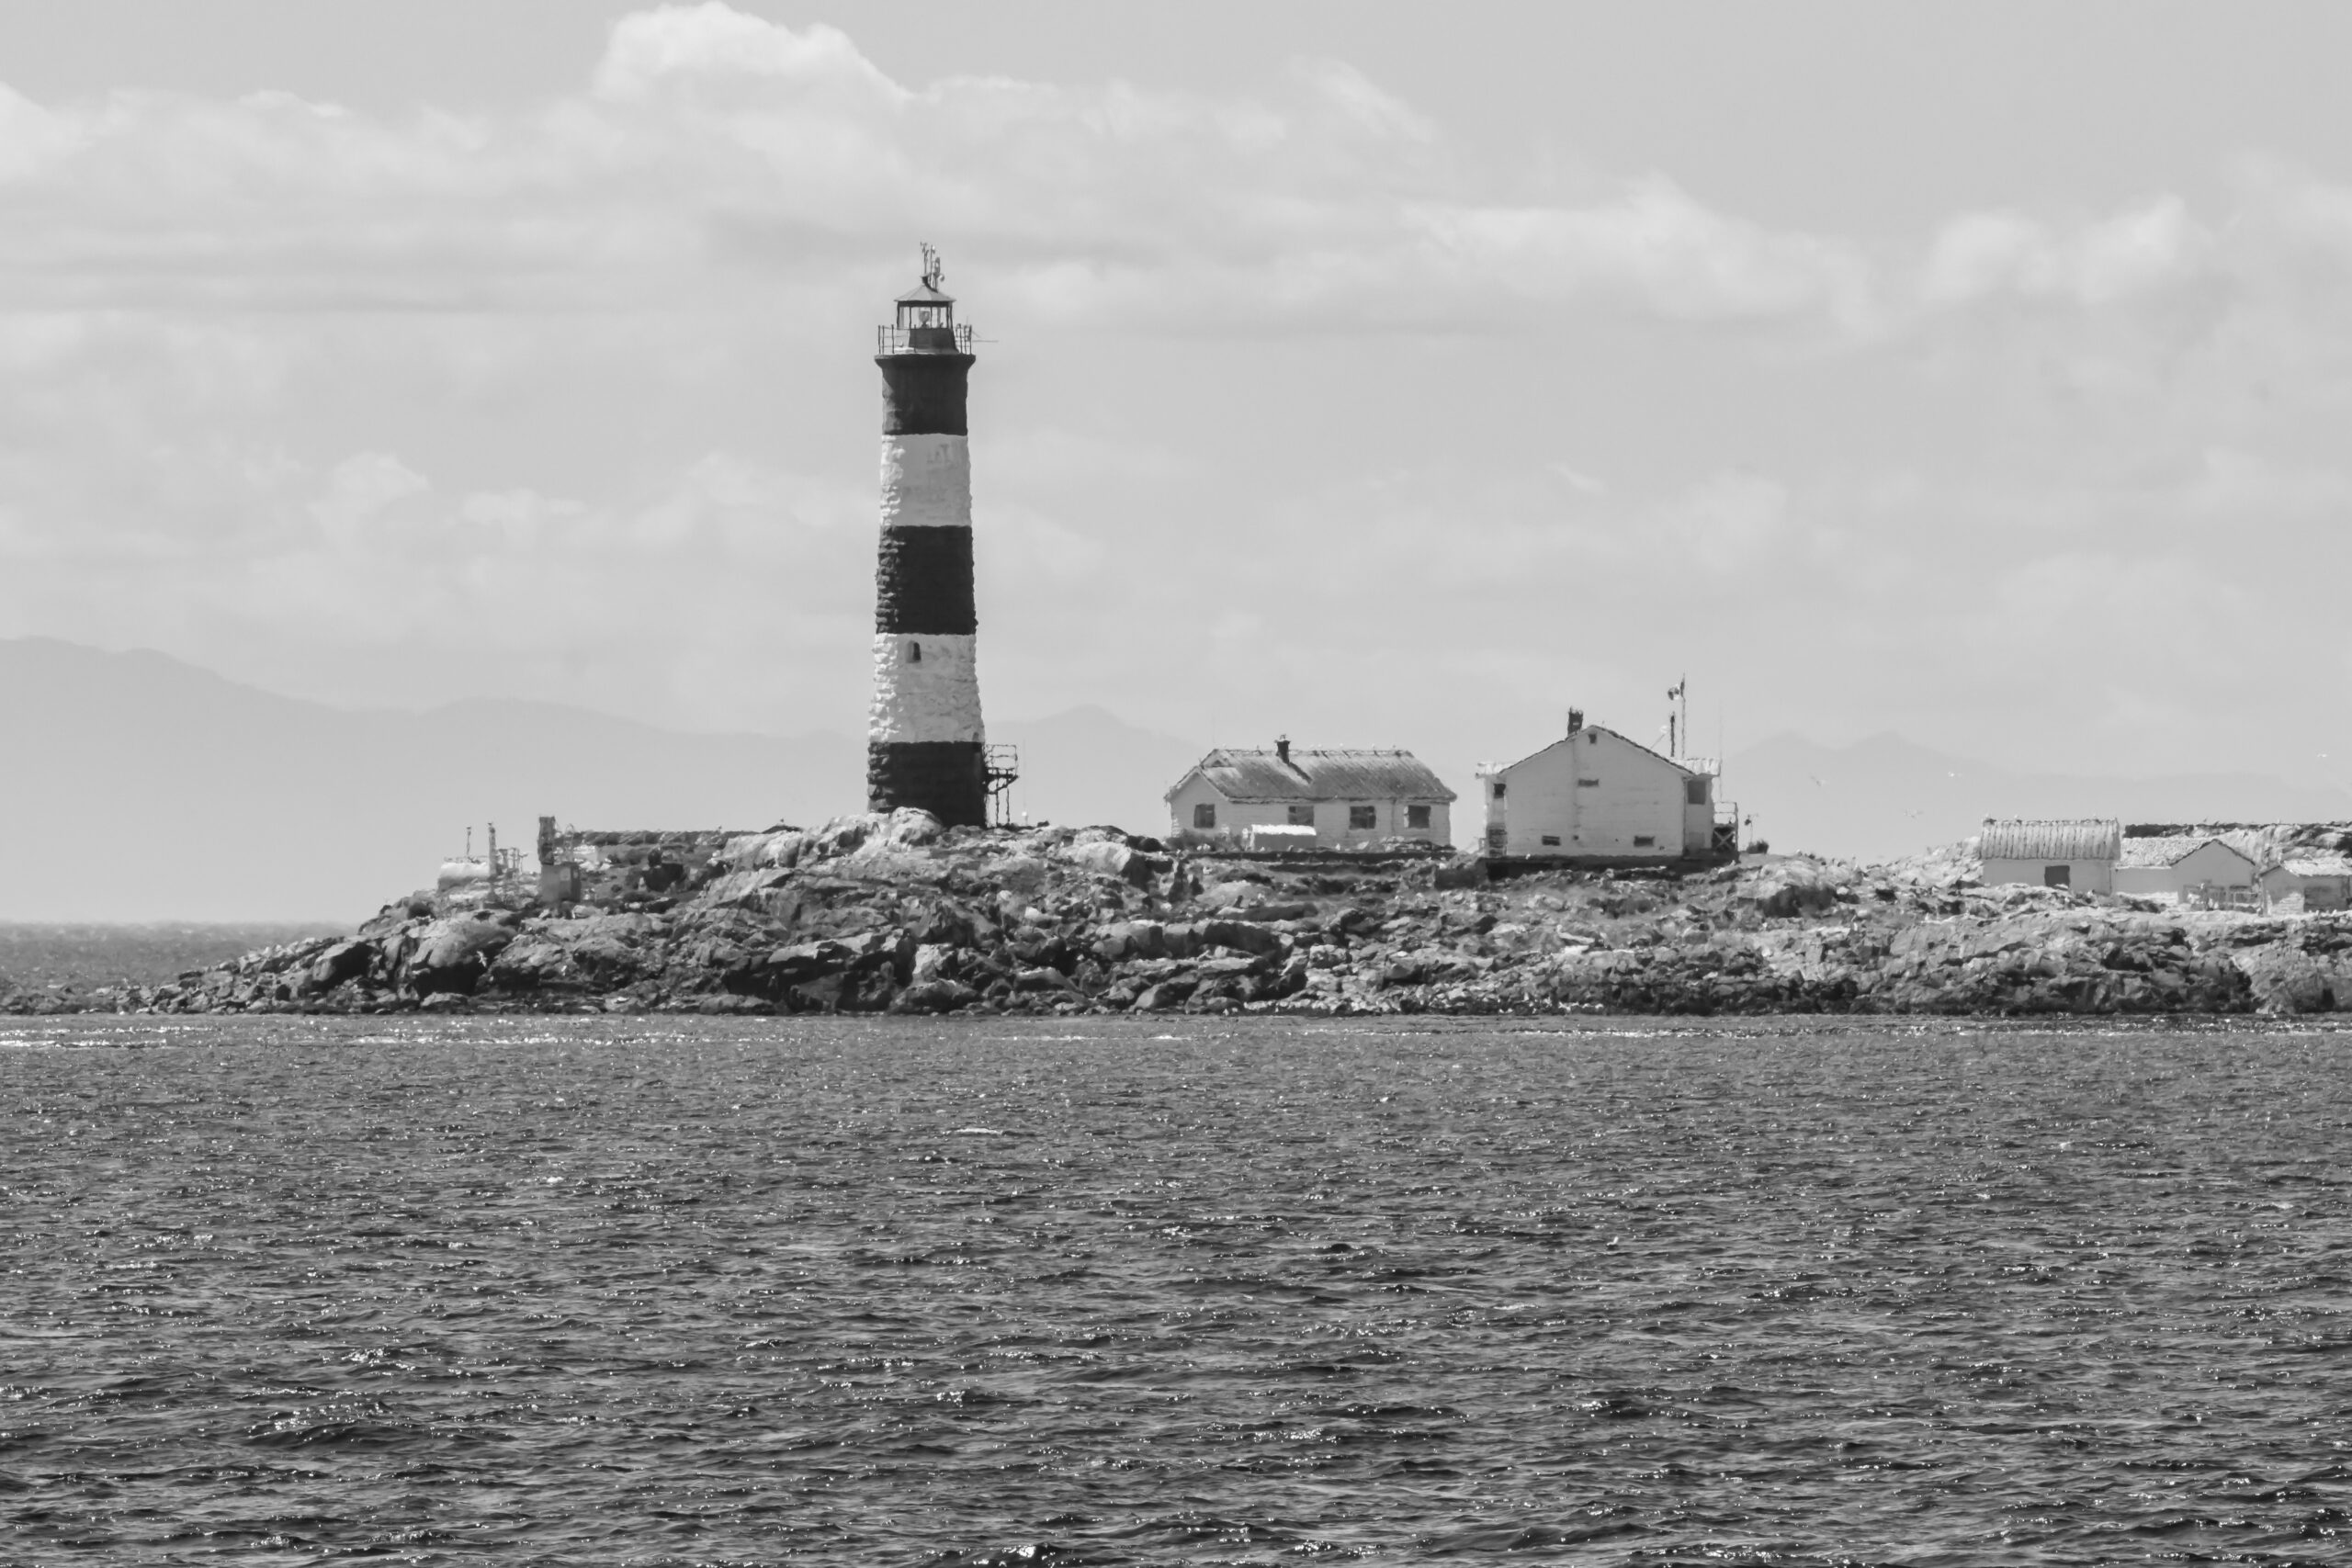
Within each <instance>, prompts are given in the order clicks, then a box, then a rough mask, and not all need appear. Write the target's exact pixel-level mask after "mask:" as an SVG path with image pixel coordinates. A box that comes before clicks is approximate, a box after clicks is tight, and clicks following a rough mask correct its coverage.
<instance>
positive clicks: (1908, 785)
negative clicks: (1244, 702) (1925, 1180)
mask: <svg viewBox="0 0 2352 1568" xmlns="http://www.w3.org/2000/svg"><path fill="white" fill-rule="evenodd" d="M0 726H5V733H6V735H7V737H8V751H7V758H8V761H7V765H6V767H5V768H0V919H7V920H45V921H75V920H83V921H105V920H254V921H262V920H306V919H321V920H351V919H358V918H361V917H364V916H365V915H368V914H369V913H372V912H373V911H374V910H375V908H377V907H378V906H379V904H381V903H382V902H383V901H384V900H385V899H387V898H390V897H394V896H395V895H398V894H401V893H404V892H407V891H408V890H410V889H412V888H415V887H420V886H426V885H428V884H429V883H431V881H432V880H433V876H434V873H435V869H436V868H437V867H438V865H439V864H440V863H441V861H442V860H443V858H445V857H446V856H448V855H450V854H453V853H456V852H458V851H460V850H462V849H463V848H464V847H465V844H466V829H467V827H468V825H469V824H471V825H473V827H474V829H475V837H474V848H475V849H476V850H477V851H480V850H481V849H483V848H484V847H486V846H485V844H484V842H483V834H482V832H481V827H482V825H483V824H486V823H492V822H494V823H496V824H497V825H498V828H499V831H500V834H501V841H502V842H504V843H509V844H514V845H517V846H520V847H522V848H523V849H524V850H525V851H526V855H527V852H528V851H529V848H530V844H531V840H532V837H533V834H534V831H535V829H536V826H537V818H538V814H539V813H540V812H543V811H545V812H551V813H553V814H554V815H555V816H556V817H557V818H559V819H560V820H561V821H563V822H566V823H570V824H576V825H578V826H581V827H597V828H663V827H728V828H744V829H753V828H762V827H765V826H767V825H768V824H770V823H774V822H778V821H790V822H797V823H809V822H817V821H821V820H823V819H824V818H828V817H831V816H835V815H838V814H840V813H842V812H845V811H854V810H856V809H858V808H860V807H862V806H863V804H864V801H865V743H864V741H863V740H862V739H856V738H853V737H851V736H846V735H840V734H831V733H825V732H816V733H811V734H806V735H798V736H769V735H697V734H687V733H683V732H679V731H674V730H668V729H662V728H657V727H655V726H652V725H647V724H639V723H636V722H633V721H631V720H628V719H624V718H617V717H615V716H612V715H609V714H603V713H597V712H594V711H592V710H590V709H585V708H576V707H568V706H565V705H560V704H556V703H540V702H518V701H471V702H461V703H453V704H450V705H447V706H444V707H437V708H432V709H429V710H426V711H424V712H419V713H409V712H394V711H353V710H347V709H343V708H334V707H329V706H326V705H323V704H319V703H312V702H305V701H301V700H299V699H296V698H292V697H283V696H277V695H275V694H271V693H268V692H264V691H260V690H258V689H256V688H254V687H252V686H246V685H242V684H239V683H238V682H233V681H229V680H225V679H223V678H221V677H220V676H218V675H214V674H211V673H209V671H203V670H199V669H198V668H196V667H195V666H193V665H189V664H186V663H183V662H181V661H180V660H175V659H172V658H169V657H167V656H165V655H164V654H160V653H150V652H135V653H107V652H101V651H99V650H97V649H89V648H83V647H78V646H76V645H74V644H72V643H66V642H58V641H53V640H51V639H48V638H40V637H28V638H20V639H16V640H6V639H0ZM989 733H990V737H991V739H999V740H1009V741H1012V743H1014V744H1015V745H1017V746H1019V747H1020V748H1021V756H1022V772H1023V778H1022V780H1021V782H1020V783H1019V784H1016V785H1015V786H1014V793H1013V797H1012V798H1013V807H1014V809H1015V810H1016V811H1017V812H1019V813H1022V814H1023V815H1025V816H1026V817H1027V818H1029V819H1031V820H1039V821H1053V822H1067V823H1076V824H1087V823H1095V822H1107V823H1114V824H1116V825H1118V826H1121V827H1125V828H1128V829H1136V830H1138V831H1144V832H1157V831H1159V830H1160V829H1163V828H1164V827H1165V826H1166V821H1167V818H1166V809H1167V808H1166V807H1165V806H1164V805H1163V804H1162V800H1161V794H1162V792H1163V791H1164V790H1166V789H1167V788H1168V787H1169V786H1170V784H1173V783H1175V781H1176V780H1177V778H1178V777H1179V776H1180V775H1181V774H1182V773H1183V771H1184V770H1185V768H1187V767H1188V766H1190V765H1191V764H1192V763H1193V761H1197V760H1198V759H1199V757H1200V755H1201V753H1202V751H1203V750H1204V748H1203V747H1201V746H1200V745H1198V744H1195V743H1194V742H1192V741H1189V740H1186V739H1181V738H1179V737H1175V736H1170V735H1166V734H1162V733H1159V732H1158V731H1155V730H1149V729H1143V728H1136V726H1133V725H1130V724H1127V723H1125V721H1123V720H1122V719H1120V718H1118V717H1117V716H1114V715H1113V714H1110V713H1108V712H1105V711H1104V710H1103V709H1102V708H1099V707H1080V708H1073V709H1071V710H1069V712H1066V713H1061V714H1057V715H1054V716H1051V717H1047V718H1042V719H1035V720H1031V721H1027V722H1017V721H1014V722H1005V721H1000V722H997V723H994V724H992V725H991V726H990V730H989ZM1445 771H1446V773H1447V776H1448V777H1449V778H1452V779H1453V781H1454V783H1455V784H1456V786H1457V787H1460V788H1463V790H1464V796H1463V798H1462V800H1461V801H1459V802H1458V803H1457V804H1456V806H1455V807H1454V811H1455V823H1454V837H1455V840H1457V841H1458V842H1460V843H1463V844H1472V843H1476V841H1477V836H1478V831H1479V827H1480V823H1481V821H1482V814H1481V809H1480V806H1479V802H1478V800H1477V797H1476V794H1475V785H1474V784H1472V782H1471V780H1470V779H1469V778H1468V777H1467V776H1466V775H1467V773H1468V770H1467V769H1447V770H1445ZM1724 795H1725V797H1726V798H1728V799H1733V800H1736V801H1737V802H1738V803H1739V805H1740V807H1741V809H1742V810H1743V812H1746V813H1747V814H1749V815H1752V816H1753V817H1754V818H1756V822H1755V827H1754V829H1753V830H1754V831H1755V832H1757V833H1759V834H1761V835H1762V836H1764V837H1765V838H1767V839H1769V840H1770V842H1771V844H1772V846H1773V847H1774V848H1775V849H1778V850H1801V849H1809V850H1815V851H1820V852H1826V853H1835V854H1844V855H1854V856H1862V857H1868V858H1874V859H1875V858H1885V857H1891V856H1894V855H1901V854H1907V853H1910V852H1914V851H1917V850H1919V849H1922V848H1925V847H1927V846H1928V845H1931V844H1938V843H1949V842H1951V840H1955V839H1959V838H1962V837H1964V836H1966V835H1967V834H1969V833H1972V832H1973V831H1975V829H1976V825H1977V823H1978V822H1979V821H1980V820H1981V819H1982V818H1985V817H1986V816H2099V815H2114V816H2120V817H2122V818H2125V819H2126V820H2150V821H2189V820H2200V819H2208V820H2210V819H2216V818H2218V819H2222V820H2232V821H2266V820H2283V821H2303V820H2330V819H2335V818H2344V817H2346V816H2347V815H2352V793H2340V794H2329V793H2326V792H2322V791H2315V790H2302V789H2296V788H2294V787H2292V786H2290V785H2288V784H2284V783H2282V782H2280V781H2278V780H2277V779H2267V778H2260V777H2254V776H2236V775H2222V774H2213V775H2195V776H2184V777H2178V778H2163V779H2096V778H2067V777H2063V776H2059V775H2055V774H2021V773H2005V772H2003V771H2001V770H1999V769H1996V768H1991V767H1988V766H1986V765H1985V764H1982V763H1978V762H1972V761H1967V760H1965V759H1962V758H1958V757H1953V756H1950V755H1948V754H1945V753H1942V752H1939V751H1934V750H1928V748H1926V747H1922V746H1916V745H1913V744H1911V743H1910V742H1908V741H1905V740H1903V739H1899V738H1897V737H1894V736H1892V735H1886V736H1880V737H1877V738H1874V739H1870V740H1865V741H1862V742H1860V744H1858V745H1854V746H1849V747H1845V748H1831V747H1825V746H1818V745H1815V744H1814V743H1812V742H1810V741H1807V740H1804V739H1798V738H1796V737H1794V736H1781V737H1779V738H1776V739H1772V740H1769V741H1766V742H1765V743H1763V744H1762V745H1760V746H1758V747H1755V748H1753V749H1751V750H1747V751H1745V752H1742V753H1740V754H1738V755H1736V756H1735V757H1733V758H1732V759H1731V760H1730V761H1729V763H1728V764H1727V767H1726V771H1725V774H1724Z"/></svg>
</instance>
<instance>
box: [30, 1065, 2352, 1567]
mask: <svg viewBox="0 0 2352 1568" xmlns="http://www.w3.org/2000/svg"><path fill="white" fill-rule="evenodd" d="M2348 1067H2352V1032H2337V1031H2335V1030H2331V1029H2325V1028H2311V1027H2298V1028H2290V1027H2285V1026H2278V1027H2256V1026H2251V1025H2244V1026H2240V1027H2236V1028H2220V1027H2215V1028H2206V1029H2193V1030H2166V1029H2163V1028H2153V1027H2151V1028H2135V1029H2119V1030H2114V1031H2107V1032H2080V1031H2064V1030H2055V1029H2050V1028H2039V1027H2036V1028H2029V1027H1985V1026H1974V1027H1972V1026H1967V1025H1955V1024H1939V1025H1936V1026H1933V1027H1926V1028H1920V1029H1913V1030H1900V1031H1897V1030H1890V1029H1888V1028H1887V1027H1885V1026H1884V1025H1883V1023H1881V1024H1873V1025H1871V1026H1868V1027H1865V1026H1863V1025H1861V1024H1860V1023H1859V1022H1845V1021H1783V1022H1777V1023H1772V1024H1770V1025H1758V1024H1757V1023H1755V1022H1753V1021H1747V1022H1742V1023H1738V1024H1726V1025H1720V1026H1713V1027H1699V1028H1687V1027H1679V1026H1669V1025H1666V1024H1659V1023H1641V1022H1632V1023H1615V1022H1612V1023H1605V1024H1604V1023H1592V1024H1586V1025H1580V1026H1577V1027H1532V1026H1529V1027H1507V1026H1506V1027H1498V1026H1497V1025H1495V1024H1493V1023H1491V1022H1489V1021H1434V1022H1432V1021H1404V1022H1391V1023H1383V1024H1344V1023H1339V1022H1326V1023H1310V1022H1306V1021H1289V1022H1281V1021H1260V1020H1250V1021H1231V1022H1228V1021H1217V1020H1180V1021H1153V1022H1151V1023H1148V1024H1132V1023H1128V1022H1126V1021H1107V1022H1099V1023H1096V1022H1090V1023H1084V1024H1069V1025H1049V1024H1043V1023H1039V1022H1036V1021H1025V1022H1013V1021H1002V1022H997V1023H991V1024H985V1025H979V1026H975V1025H968V1024H957V1025H953V1026H949V1025H944V1024H940V1023H935V1022H919V1021H904V1022H901V1021H821V1020H816V1021H810V1020H788V1019H762V1020H749V1021H700V1020H695V1021H661V1020H643V1019H638V1020H611V1021H607V1020H579V1021H575V1020H569V1019H567V1020H562V1021H548V1020H538V1019H533V1020H488V1019H484V1020H448V1021H429V1022H427V1021H405V1022H398V1023H393V1022H388V1021H382V1020H369V1021H356V1020H355V1021H300V1020H286V1019H276V1018H272V1019H256V1020H252V1021H145V1020H135V1019H99V1020H74V1019H67V1020H48V1021H20V1022H17V1023H15V1024H11V1025H9V1026H7V1027H6V1029H5V1031H0V1108H5V1115H6V1121H5V1122H0V1220H4V1221H5V1223H0V1269H5V1274H0V1562H6V1563H9V1564H51V1563H55V1564H83V1563H111V1562H122V1563H140V1564H148V1563H240V1564H248V1563H250V1564H276V1563H306V1562H318V1561H322V1560H328V1559H339V1558H345V1557H356V1558H365V1559H370V1560H375V1561H382V1562H473V1561H477V1560H480V1561H485V1562H513V1563H630V1564H657V1563H659V1564H689V1563H711V1564H751V1563H842V1564H897V1563H905V1564H918V1563H936V1564H947V1563H958V1564H980V1563H989V1564H1010V1563H1041V1562H1050V1563H1059V1564H1064V1565H1068V1568H1075V1565H1079V1564H1097V1563H1101V1564H1111V1563H1154V1564H1158V1563H1166V1564H1177V1563H1182V1564H1187V1565H1194V1564H1210V1563H1268V1564H1272V1563H1293V1562H1317V1561H1324V1560H1351V1559H1356V1558H1372V1559H1376V1560H1381V1561H1389V1562H1488V1561H1495V1562H1577V1563H1583V1562H1592V1563H1619V1562H1626V1563H1635V1562H1639V1563H1701V1562H1707V1563H1768V1562H1769V1563H1777V1564H1815V1563H1825V1564H1826V1563H1906V1564H1929V1563H1935V1564H1994V1563H1998V1564H2015V1563H2109V1562H2247V1563H2272V1564H2283V1563H2344V1562H2352V1469H2348V1468H2347V1450H2346V1444H2347V1443H2352V1318H2347V1307H2352V1206H2347V1200H2352V1192H2347V1185H2346V1182H2347V1177H2346V1157H2347V1154H2352V1138H2348V1137H2347V1116H2352V1089H2347V1082H2352V1074H2347V1068H2348Z"/></svg>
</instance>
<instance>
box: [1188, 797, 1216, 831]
mask: <svg viewBox="0 0 2352 1568" xmlns="http://www.w3.org/2000/svg"><path fill="white" fill-rule="evenodd" d="M1193 827H1195V828H1214V827H1216V802H1215V801H1210V800H1204V801H1203V802H1201V803H1200V804H1199V805H1198V806H1195V807H1193Z"/></svg>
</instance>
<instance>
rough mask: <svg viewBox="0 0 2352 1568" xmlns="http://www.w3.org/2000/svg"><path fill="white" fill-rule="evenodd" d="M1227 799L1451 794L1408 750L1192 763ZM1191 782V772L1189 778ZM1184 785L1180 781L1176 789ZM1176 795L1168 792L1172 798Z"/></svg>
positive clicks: (1240, 754) (1260, 755)
mask: <svg viewBox="0 0 2352 1568" xmlns="http://www.w3.org/2000/svg"><path fill="white" fill-rule="evenodd" d="M1193 772H1197V773H1200V774H1201V775H1202V776H1204V778H1206V779H1207V780H1208V782H1209V783H1210V784H1212V785H1213V786H1215V788H1216V791H1217V793H1218V794H1220V795H1224V796H1225V797H1226V799H1227V800H1446V801H1450V800H1452V799H1453V798H1454V795H1453V791H1452V790H1450V789H1448V788H1446V787H1445V784H1444V782H1443V781H1442V780H1441V779H1440V778H1439V777H1438V776H1437V775H1436V774H1435V773H1431V772H1430V770H1429V766H1428V764H1427V763H1425V762H1423V761H1420V759H1419V758H1418V757H1415V756H1414V755H1413V754H1412V753H1411V752H1410V751H1308V750H1301V749H1300V748H1298V747H1295V746H1294V747H1292V748H1291V751H1290V760H1289V761H1283V759H1282V758H1281V756H1280V755H1278V754H1277V753H1275V752H1273V751H1228V750H1217V751H1212V752H1210V753H1209V754H1208V755H1207V756H1205V757H1203V758H1202V759H1201V760H1200V761H1198V762H1197V763H1195V764H1193ZM1184 776H1185V778H1190V777H1191V776H1192V773H1186V774H1185V775H1184ZM1182 787H1183V780H1182V779H1180V780H1178V781H1177V788H1179V789H1181V788H1182ZM1175 794H1176V791H1175V790H1173V789H1171V790H1170V791H1169V792H1168V795H1169V796H1170V797H1171V798H1172V797H1173V796H1174V795H1175Z"/></svg>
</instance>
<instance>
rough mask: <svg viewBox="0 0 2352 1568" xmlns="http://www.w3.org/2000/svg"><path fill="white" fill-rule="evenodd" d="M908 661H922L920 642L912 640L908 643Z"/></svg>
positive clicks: (914, 662)
mask: <svg viewBox="0 0 2352 1568" xmlns="http://www.w3.org/2000/svg"><path fill="white" fill-rule="evenodd" d="M907 662H908V663H910V664H921V663H922V644H921V643H919V642H910V643H909V644H907Z"/></svg>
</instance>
